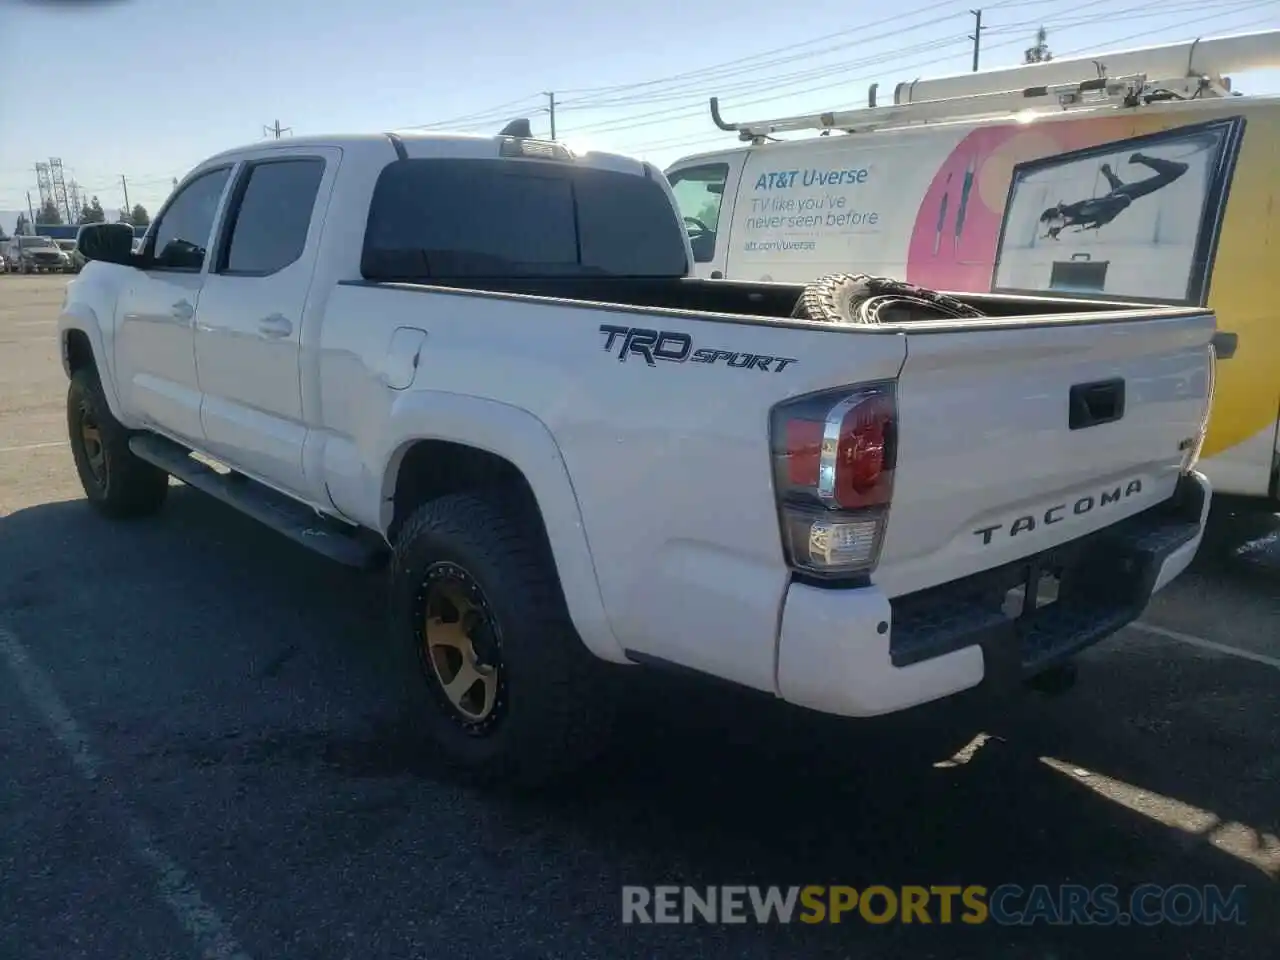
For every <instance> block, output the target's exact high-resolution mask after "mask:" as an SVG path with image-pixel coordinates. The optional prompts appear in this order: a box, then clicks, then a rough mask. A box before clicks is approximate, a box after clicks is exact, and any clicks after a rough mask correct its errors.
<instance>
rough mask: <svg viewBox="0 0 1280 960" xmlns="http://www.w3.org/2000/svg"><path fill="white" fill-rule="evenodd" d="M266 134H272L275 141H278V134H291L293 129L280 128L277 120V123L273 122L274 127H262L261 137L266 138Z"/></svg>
mask: <svg viewBox="0 0 1280 960" xmlns="http://www.w3.org/2000/svg"><path fill="white" fill-rule="evenodd" d="M268 133H270V134H274V135H275V138H276V139H277V140H279V139H280V134H282V133H293V127H282V126H280V121H279V120H277V121H276V122H275V125H274V126H271V127H263V128H262V135H263V136H266V135H267V134H268Z"/></svg>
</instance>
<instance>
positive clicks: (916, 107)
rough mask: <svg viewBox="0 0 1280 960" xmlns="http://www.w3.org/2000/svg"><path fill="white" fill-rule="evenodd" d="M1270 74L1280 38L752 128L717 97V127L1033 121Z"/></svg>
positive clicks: (899, 97) (1012, 76) (1052, 71)
mask: <svg viewBox="0 0 1280 960" xmlns="http://www.w3.org/2000/svg"><path fill="white" fill-rule="evenodd" d="M1270 66H1280V30H1267V31H1261V32H1258V33H1252V34H1241V35H1238V36H1232V37H1220V38H1216V39H1209V40H1205V39H1197V40H1194V41H1189V42H1186V43H1179V44H1165V45H1163V46H1158V47H1148V48H1145V49H1141V50H1133V51H1121V52H1118V53H1114V54H1104V55H1101V56H1093V57H1080V58H1076V59H1074V60H1055V61H1049V62H1048V63H1040V64H1032V65H1029V66H1023V67H1012V68H1007V69H1000V70H991V71H986V72H985V73H970V74H961V75H959V76H956V77H944V78H939V79H936V80H917V81H913V82H911V83H900V84H898V85H897V88H896V89H895V90H894V102H893V103H892V104H886V105H884V106H877V104H876V90H877V87H878V84H872V86H871V88H870V90H869V92H868V96H867V106H866V107H864V108H861V109H855V110H841V111H827V112H824V113H815V114H805V115H800V116H794V117H779V118H776V119H771V120H755V121H750V122H746V123H727V122H726V121H725V120H724V118H723V116H722V115H721V113H720V102H719V99H718V98H717V97H712V98H711V119H712V121H713V122H714V123H715V125H716V126H717V127H719V128H720V129H721V130H725V131H728V132H731V133H737V134H738V136H739V139H741V140H744V141H750V142H754V143H757V144H759V143H763V142H764V141H765V140H768V139H770V137H771V136H772V135H773V134H775V133H785V132H798V131H811V130H819V131H822V133H823V134H824V135H826V134H829V133H830V132H831V131H832V130H840V131H842V132H844V133H862V132H866V131H869V130H878V129H884V128H893V127H904V126H912V125H916V124H924V123H943V122H954V121H960V120H978V119H995V118H999V117H1009V116H1011V115H1018V114H1025V113H1027V112H1032V113H1036V112H1046V111H1067V110H1093V109H1098V108H1100V107H1138V106H1142V105H1144V104H1149V103H1153V102H1156V101H1164V100H1177V99H1192V98H1194V99H1208V98H1214V97H1226V96H1231V95H1232V92H1231V79H1230V77H1228V76H1226V74H1227V73H1228V72H1229V71H1230V72H1234V71H1239V70H1255V69H1265V68H1266V67H1270ZM1121 70H1123V71H1125V72H1123V73H1121V72H1120V71H1121ZM1108 71H1110V73H1109V72H1108ZM1165 78H1167V79H1165ZM926 97H928V98H929V99H925V98H926Z"/></svg>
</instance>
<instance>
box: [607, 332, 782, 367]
mask: <svg viewBox="0 0 1280 960" xmlns="http://www.w3.org/2000/svg"><path fill="white" fill-rule="evenodd" d="M600 332H601V333H603V334H604V335H605V340H604V349H605V352H606V353H616V355H617V357H618V361H619V362H620V363H625V362H626V361H627V358H628V357H633V356H635V357H639V358H640V359H642V360H644V362H645V363H646V364H648V365H649V366H651V367H656V366H657V365H658V361H659V360H666V361H667V362H669V363H685V362H688V361H692V362H693V363H723V365H724V366H728V367H737V368H739V369H742V370H762V371H764V372H765V373H781V372H782V371H783V370H784V369H786V368H787V367H788V366H790V365H791V364H793V363H795V362H796V358H795V357H771V356H768V355H767V354H763V353H745V352H742V351H734V350H714V349H711V348H709V347H699V348H698V349H696V350H695V349H694V346H693V338H692V337H690V336H689V334H687V333H678V332H675V331H672V330H651V329H649V328H647V327H617V326H613V325H611V324H607V323H605V324H601V325H600Z"/></svg>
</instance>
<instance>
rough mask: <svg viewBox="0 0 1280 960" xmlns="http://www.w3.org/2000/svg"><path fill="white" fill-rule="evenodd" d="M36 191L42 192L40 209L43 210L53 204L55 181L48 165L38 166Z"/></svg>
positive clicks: (41, 164)
mask: <svg viewBox="0 0 1280 960" xmlns="http://www.w3.org/2000/svg"><path fill="white" fill-rule="evenodd" d="M36 189H38V190H39V191H40V209H41V210H43V209H44V208H45V207H47V206H48V205H49V204H51V203H53V180H52V179H51V178H50V176H49V165H48V164H47V163H37V164H36Z"/></svg>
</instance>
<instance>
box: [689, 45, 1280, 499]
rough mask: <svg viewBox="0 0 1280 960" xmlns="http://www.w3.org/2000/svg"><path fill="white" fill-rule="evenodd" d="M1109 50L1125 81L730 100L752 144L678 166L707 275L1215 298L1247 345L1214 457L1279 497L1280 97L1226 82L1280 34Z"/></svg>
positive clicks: (1078, 65)
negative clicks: (842, 101)
mask: <svg viewBox="0 0 1280 960" xmlns="http://www.w3.org/2000/svg"><path fill="white" fill-rule="evenodd" d="M1101 59H1102V60H1104V61H1105V62H1104V64H1103V66H1104V68H1105V71H1106V74H1107V76H1106V77H1104V78H1097V79H1094V78H1095V75H1096V74H1097V73H1098V72H1100V71H1099V67H1098V60H1099V58H1097V57H1090V58H1081V59H1080V60H1074V61H1073V60H1060V61H1051V62H1049V63H1046V64H1037V65H1033V66H1025V67H1018V68H1013V69H1009V70H1000V71H989V72H987V73H977V74H965V75H961V76H959V77H953V78H944V79H939V80H928V81H917V82H915V83H911V84H899V85H898V89H897V90H896V91H895V93H894V101H895V102H894V103H893V104H891V105H887V106H880V107H874V106H872V107H868V108H866V109H861V110H851V111H847V112H844V113H826V114H819V115H814V116H808V117H789V118H782V119H776V120H765V121H760V122H758V123H739V124H730V123H726V122H725V121H724V120H723V119H722V118H721V117H720V114H719V108H718V104H717V102H716V101H715V100H713V101H712V117H713V119H714V120H715V122H716V123H717V124H718V125H719V126H720V127H721V128H722V129H725V130H728V131H734V132H737V133H738V134H739V136H740V138H741V139H742V140H744V141H746V143H744V144H743V145H741V146H737V147H733V148H730V149H726V150H719V151H714V152H708V153H702V154H699V155H697V156H691V157H686V158H684V159H682V160H679V161H678V162H676V163H675V164H673V165H672V166H671V167H670V168H669V169H668V170H667V177H668V179H669V180H670V182H671V185H672V189H673V191H674V193H675V196H676V200H677V202H678V203H679V205H680V210H681V213H682V214H683V215H684V218H685V225H686V227H687V229H688V231H689V236H690V240H691V245H692V248H693V253H694V259H695V261H696V264H695V272H696V274H697V275H698V276H700V277H708V278H720V277H723V278H727V279H732V280H765V281H769V280H773V281H778V282H785V283H795V282H804V281H808V280H812V279H814V278H815V277H817V276H821V275H823V274H829V273H868V274H873V275H878V276H889V277H894V278H897V279H901V280H906V281H907V282H909V283H914V284H918V285H920V286H923V287H929V288H933V289H938V290H947V291H956V292H967V293H981V292H997V293H1021V294H1034V295H1041V296H1043V295H1049V296H1053V295H1061V296H1071V297H1081V296H1095V297H1100V298H1105V299H1108V300H1121V301H1125V300H1132V301H1142V302H1158V303H1169V304H1189V305H1195V306H1208V307H1211V308H1212V309H1213V310H1214V311H1215V312H1216V313H1217V315H1218V321H1219V329H1220V331H1223V332H1225V333H1228V334H1232V335H1234V338H1232V337H1226V338H1223V339H1221V340H1220V342H1221V343H1223V344H1224V345H1225V344H1230V343H1232V342H1234V343H1235V345H1236V347H1237V349H1236V352H1235V355H1234V356H1232V358H1231V360H1230V362H1229V363H1223V364H1221V365H1220V366H1219V370H1218V382H1217V393H1216V398H1215V403H1214V412H1213V417H1212V421H1211V423H1210V429H1209V435H1208V438H1207V440H1206V443H1205V448H1204V456H1205V459H1204V461H1202V462H1203V467H1202V469H1203V470H1204V471H1205V473H1206V474H1207V475H1208V476H1209V478H1210V480H1211V481H1213V483H1214V487H1215V490H1216V492H1218V493H1225V494H1237V495H1240V496H1244V497H1249V498H1253V499H1254V500H1255V501H1258V502H1261V503H1264V504H1265V505H1266V506H1267V507H1268V508H1270V509H1275V508H1276V507H1277V506H1278V504H1277V503H1276V501H1277V500H1280V306H1278V304H1280V271H1277V270H1276V269H1275V263H1274V252H1272V253H1271V254H1268V250H1270V251H1274V250H1275V249H1276V248H1277V246H1278V245H1280V207H1277V206H1276V205H1275V204H1274V202H1273V197H1274V191H1275V165H1276V157H1277V156H1278V155H1280V98H1277V97H1246V96H1239V95H1233V94H1231V93H1230V79H1229V78H1228V77H1226V76H1224V74H1225V73H1226V71H1227V70H1228V69H1230V70H1233V71H1239V70H1250V69H1260V68H1263V67H1268V66H1280V30H1272V31H1265V32H1261V33H1255V34H1246V35H1242V36H1238V37H1227V38H1221V39H1217V40H1200V41H1197V42H1196V43H1192V44H1174V45H1169V46H1165V47H1153V48H1148V49H1146V50H1139V51H1130V52H1127V53H1120V54H1113V55H1106V56H1105V57H1103V58H1101ZM1188 65H1191V68H1192V69H1190V70H1189V69H1188ZM870 99H871V100H872V102H874V88H873V90H872V96H871V98H870ZM814 131H821V132H822V135H821V136H817V137H814V136H809V137H807V138H804V139H797V140H791V141H778V140H777V139H776V136H777V135H778V134H785V133H787V132H793V133H803V132H809V133H812V132H814ZM1229 353H1230V349H1229V348H1227V347H1225V346H1224V348H1223V351H1222V353H1221V354H1220V356H1222V357H1225V356H1226V355H1228V354H1229Z"/></svg>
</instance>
